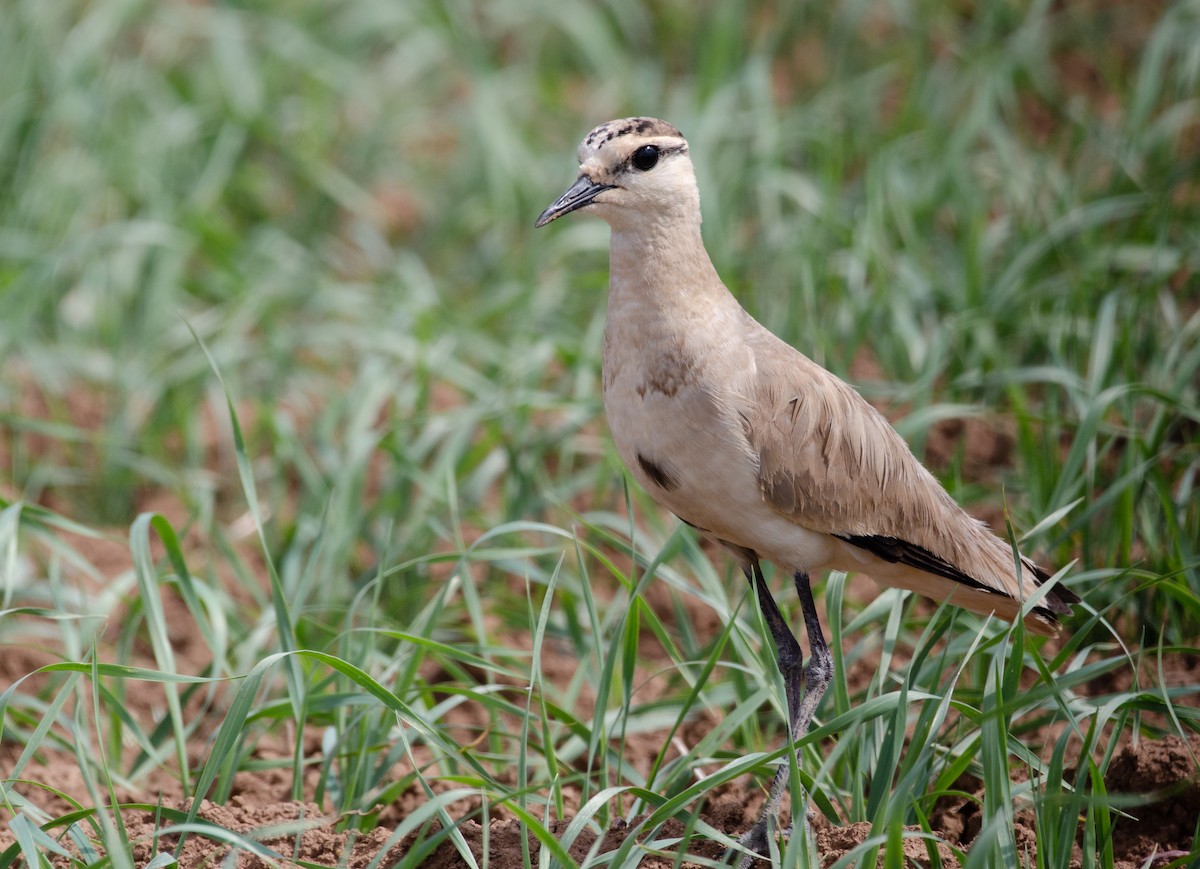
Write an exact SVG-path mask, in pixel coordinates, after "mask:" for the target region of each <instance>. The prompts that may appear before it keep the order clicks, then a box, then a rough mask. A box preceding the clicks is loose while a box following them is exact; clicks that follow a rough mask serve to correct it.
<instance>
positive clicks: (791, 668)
mask: <svg viewBox="0 0 1200 869" xmlns="http://www.w3.org/2000/svg"><path fill="white" fill-rule="evenodd" d="M745 573H746V578H747V579H748V580H749V581H750V584H751V585H753V586H754V589H755V592H756V593H757V594H758V600H759V606H760V607H761V608H762V612H763V617H764V618H765V619H766V621H767V627H768V628H769V629H770V631H771V636H772V638H773V639H774V641H775V648H776V657H775V660H776V663H777V664H778V666H779V672H780V673H781V674H782V675H783V680H784V688H785V690H786V692H787V704H788V738H789V741H791V742H795V741H796V740H797V739H800V738H801V737H802V736H804V734H805V732H806V731H807V730H808V725H809V724H810V723H811V722H812V718H813V715H814V714H815V713H816V711H817V705H818V704H819V703H820V702H821V697H822V696H823V695H824V693H825V689H826V688H828V687H829V682H830V680H831V679H832V678H833V657H832V655H830V654H829V647H828V646H827V645H826V644H825V636H824V634H823V633H822V631H821V622H820V619H819V618H818V617H817V606H816V603H815V601H814V600H813V595H812V588H811V587H810V586H809V582H808V574H806V573H803V572H799V573H796V574H795V577H794V578H795V582H796V592H797V593H798V594H799V596H800V608H801V610H802V612H803V613H804V625H805V628H806V630H807V632H808V643H809V648H810V650H811V652H812V654H811V656H810V658H809V663H808V668H807V669H804V666H803V665H804V660H803V652H802V651H801V649H800V644H799V643H798V642H797V641H796V637H795V635H794V634H793V633H792V631H791V629H790V628H789V627H788V626H787V622H786V621H784V618H783V614H782V613H780V612H779V607H778V606H776V604H775V600H774V598H772V597H771V593H770V592H769V591H768V590H767V586H766V581H765V580H764V579H763V575H762V569H761V568H760V567H759V564H758V562H757V561H754V562H752V563H751V565H750V567H749V568H748V569H746V570H745ZM802 685H803V686H804V696H803V698H801V686H802ZM789 772H790V767H789V765H788V764H786V763H784V764H781V765H780V766H779V769H777V770H776V771H775V778H774V779H773V780H772V782H771V790H770V792H769V793H768V795H767V802H766V804H765V805H764V806H763V809H762V812H761V813H760V814H759V816H758V820H757V821H755V822H754V826H753V827H751V828H750V830H749V832H747V833H746V835H744V836H743V837H742V846H743V847H745V848H746V849H747V850H749V851H751V852H754V853H760V854H761V853H764V852H765V851H766V849H767V832H768V830H769V829H770V825H771V824H772V823H773V822H774V821H775V820H776V816H777V814H778V812H779V804H780V802H782V800H783V792H784V790H785V789H786V788H787V783H788V777H789ZM806 818H807V815H806ZM752 860H753V858H752V857H750V856H749V855H748V854H747V855H745V856H743V858H742V860H741V861H740V862H739V864H738V865H739V867H743V869H744V867H746V866H749V865H750V863H751V862H752Z"/></svg>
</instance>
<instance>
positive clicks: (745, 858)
mask: <svg viewBox="0 0 1200 869" xmlns="http://www.w3.org/2000/svg"><path fill="white" fill-rule="evenodd" d="M816 818H817V813H816V811H814V810H813V808H812V807H811V806H809V808H808V810H807V811H805V813H804V841H805V842H811V841H812V825H813V822H814V821H816ZM772 827H774V824H773V823H771V819H770V818H768V817H761V818H759V819H758V820H757V821H756V822H755V823H754V826H753V827H751V828H750V829H749V830H748V831H746V833H744V834H743V835H742V838H741V839H739V840H738V844H739V845H741V846H742V848H744V849H745V852H743V853H742V856H741V858H740V859H739V860H738V864H737V869H749V867H751V866H752V865H754V862H755V861H756V860H769V859H770V858H771V851H770V843H769V840H768V835H767V834H768V831H769V829H770V828H772ZM792 830H793V828H792V827H791V825H789V826H788V827H787V828H786V829H785V830H783V831H781V832H780V833H779V844H780V846H781V847H783V846H784V845H786V844H787V843H788V842H789V841H791V838H792Z"/></svg>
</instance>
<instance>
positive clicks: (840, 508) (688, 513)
mask: <svg viewBox="0 0 1200 869" xmlns="http://www.w3.org/2000/svg"><path fill="white" fill-rule="evenodd" d="M578 159H579V173H578V176H577V177H576V179H575V181H574V182H573V183H572V184H571V185H570V186H569V187H567V189H566V190H565V191H564V192H563V193H562V195H561V196H559V197H558V198H557V199H555V200H554V202H552V203H551V204H550V206H549V207H547V208H546V209H545V211H543V212H542V213H541V214H540V215H539V216H538V218H537V220H536V221H535V226H536V227H543V226H546V225H547V224H549V223H551V222H552V221H555V220H558V219H559V218H560V217H563V216H565V215H568V214H571V213H573V212H582V213H586V214H592V215H595V216H596V217H599V218H601V219H603V220H604V221H606V222H607V223H608V225H609V227H610V228H611V233H610V243H609V292H608V311H607V315H606V320H605V330H604V346H603V361H602V372H601V378H602V386H603V396H604V411H605V416H606V418H607V420H608V425H609V429H610V431H611V434H612V438H613V441H614V443H615V445H616V448H617V451H618V453H619V454H620V456H621V459H622V461H623V462H624V464H625V466H626V468H627V469H628V471H629V473H630V475H631V476H632V477H633V478H634V480H636V482H637V483H638V484H639V485H640V486H641V487H642V488H643V489H644V490H645V491H646V492H647V493H648V494H649V495H650V496H651V498H652V499H653V500H654V501H655V502H656V503H657V504H659V505H660V506H662V507H663V508H665V509H667V510H669V511H670V512H671V513H673V514H675V516H677V517H678V518H679V519H681V520H682V521H683V522H685V523H687V524H688V525H690V526H692V527H693V528H694V529H696V531H697V532H698V533H699V534H700V535H702V536H703V537H705V538H708V539H710V540H713V541H715V542H716V543H718V544H720V545H721V546H722V547H724V549H726V550H728V551H729V553H731V554H732V557H733V559H734V560H735V561H736V562H737V565H738V567H739V568H740V569H741V571H742V573H743V574H744V576H745V577H746V579H747V580H748V582H749V583H750V585H751V587H752V589H753V591H754V593H755V595H756V596H757V599H758V602H759V607H760V610H761V612H762V616H763V621H764V622H765V624H766V626H767V628H768V630H769V631H770V634H771V637H772V640H773V642H774V645H775V649H776V653H775V658H776V663H777V665H778V668H779V671H780V673H781V675H782V678H783V683H784V688H785V694H786V701H787V707H788V722H787V725H788V738H789V740H790V741H791V742H792V743H795V742H796V741H798V740H799V739H801V738H802V737H803V736H804V734H805V733H806V732H807V729H808V727H809V724H810V723H811V721H812V719H813V716H814V714H815V712H816V710H817V707H818V705H819V703H820V701H821V697H822V695H823V694H824V692H825V690H826V688H827V687H828V685H829V683H830V681H831V680H832V678H833V675H834V673H833V666H834V665H833V657H832V655H831V654H830V652H829V648H828V645H827V643H826V640H825V637H824V633H823V630H822V626H821V622H820V618H819V615H818V612H817V608H816V604H815V602H814V599H813V592H812V587H811V584H810V580H809V576H810V574H811V573H813V572H816V571H824V570H837V571H846V572H853V573H862V574H865V575H867V576H869V577H871V578H872V579H874V580H875V581H876V582H877V583H878V584H879V585H881V586H884V587H893V588H899V589H907V590H910V591H913V592H916V593H918V594H921V595H924V596H926V597H929V598H932V599H934V600H936V601H950V602H951V603H952V604H955V605H957V606H959V607H963V608H965V609H967V610H970V611H973V612H976V613H980V614H984V615H988V614H994V615H996V616H998V617H1000V618H1002V619H1006V620H1008V621H1013V620H1015V619H1017V618H1021V614H1022V611H1023V604H1024V602H1025V601H1027V600H1028V599H1030V598H1031V597H1034V596H1035V595H1036V594H1039V586H1041V585H1042V584H1043V583H1044V582H1046V581H1047V580H1048V579H1050V574H1049V573H1048V572H1047V571H1045V570H1044V569H1043V568H1041V567H1039V566H1038V565H1037V564H1036V563H1034V562H1033V561H1032V560H1031V559H1029V558H1027V557H1025V556H1024V555H1019V554H1015V553H1014V548H1013V546H1012V545H1011V544H1010V543H1008V542H1006V541H1004V540H1002V539H1000V538H999V537H997V536H996V535H995V534H993V533H992V531H991V530H989V529H988V528H987V527H986V526H985V525H984V524H983V523H982V522H979V521H977V520H976V519H974V518H972V517H971V516H970V515H968V514H967V513H966V512H965V511H964V510H963V509H962V507H960V506H959V504H958V503H957V502H956V501H955V500H954V499H953V498H952V497H951V496H950V495H949V493H947V492H946V490H945V489H944V488H943V487H942V485H941V484H940V483H939V482H938V481H937V479H936V478H935V477H934V476H933V474H932V473H930V472H929V471H928V470H927V469H926V468H925V467H924V465H922V464H921V462H920V461H919V460H918V459H917V458H916V457H915V456H914V455H913V453H912V451H911V449H910V448H909V446H908V444H907V443H906V442H905V441H904V439H903V438H902V437H901V436H900V435H899V434H898V433H897V432H896V431H895V429H893V428H892V426H891V425H890V424H889V423H888V421H887V420H886V419H885V418H884V416H883V415H882V414H881V413H880V412H879V411H877V410H876V409H875V408H874V407H873V406H872V405H871V404H869V403H868V402H867V401H866V400H865V399H864V398H862V396H861V395H860V394H859V393H858V392H857V391H856V390H855V389H854V388H853V387H852V386H850V385H849V384H848V383H846V382H845V381H843V380H841V379H840V378H839V377H837V376H836V375H834V374H833V373H831V372H829V371H827V370H826V369H825V368H823V367H822V366H820V365H819V364H817V363H816V362H814V361H812V360H811V359H809V358H808V357H807V356H805V355H804V354H803V353H801V352H800V351H799V350H797V349H795V348H793V347H792V346H791V345H790V344H788V343H786V342H785V341H783V340H782V339H780V338H779V337H777V336H776V335H775V334H773V333H772V332H771V331H769V330H768V329H767V328H766V327H764V326H762V325H761V324H760V323H759V322H758V321H757V320H755V319H754V318H753V317H752V316H751V315H750V314H749V313H748V312H747V311H746V310H745V309H744V308H743V307H742V305H741V304H740V303H739V302H738V301H737V299H736V298H735V297H734V296H733V294H732V293H731V292H730V291H729V290H728V288H727V287H726V286H725V284H724V283H723V282H722V281H721V278H720V276H719V275H718V274H717V271H716V268H715V267H714V266H713V263H712V260H711V259H710V258H709V255H708V252H707V250H706V249H705V246H704V240H703V238H702V235H701V229H700V226H701V211H700V192H699V187H698V184H697V182H696V174H695V170H694V168H693V165H692V161H691V157H690V154H689V147H688V143H687V140H686V139H684V137H683V134H682V133H680V131H679V130H678V129H677V128H676V127H675V126H673V125H672V124H670V123H668V122H666V121H663V120H659V119H657V118H650V117H633V118H622V119H618V120H613V121H607V122H605V123H602V124H600V125H599V126H597V127H596V128H595V129H593V130H592V131H591V132H589V133H588V134H587V135H586V136H585V137H584V139H583V141H582V143H581V144H580V146H579V151H578ZM764 561H767V562H770V563H772V564H774V565H775V566H776V568H778V569H780V570H786V571H787V572H788V573H790V574H791V576H792V578H793V582H794V585H795V588H796V593H797V595H798V596H799V600H800V609H801V613H802V615H803V620H804V626H805V632H806V634H807V636H808V644H809V651H810V655H809V662H808V664H807V666H805V664H804V662H803V652H802V649H801V647H800V644H799V641H798V640H797V638H796V636H795V635H794V634H793V633H792V631H791V629H790V627H789V626H788V623H787V621H786V620H785V618H784V616H783V614H782V613H781V612H780V610H779V607H778V606H777V604H776V602H775V600H774V598H773V597H772V595H771V592H770V590H769V588H768V587H767V583H766V580H765V578H764V576H763V571H762V566H761V565H762V562H764ZM1018 565H1019V566H1018ZM1040 594H1041V595H1042V596H1041V598H1040V599H1039V600H1038V601H1037V603H1036V604H1034V605H1033V606H1032V607H1024V610H1025V612H1026V615H1025V624H1026V627H1027V628H1028V629H1029V630H1031V631H1032V632H1034V633H1037V634H1041V635H1048V636H1049V635H1054V634H1057V633H1058V632H1059V631H1060V629H1061V625H1060V621H1059V617H1060V616H1065V615H1068V614H1069V613H1070V612H1071V604H1073V603H1078V602H1079V601H1080V598H1079V597H1078V596H1077V595H1076V594H1075V593H1074V592H1072V591H1071V590H1070V589H1068V588H1066V587H1065V586H1063V585H1062V584H1053V585H1051V586H1050V587H1048V588H1047V589H1045V590H1043V591H1041V592H1040ZM787 782H788V767H787V765H786V764H780V766H779V767H778V769H777V770H776V774H775V776H774V779H773V781H772V783H771V788H770V791H769V792H768V796H767V800H766V803H765V805H764V806H763V809H762V812H761V813H760V815H759V817H758V818H757V820H756V821H755V823H754V825H753V826H752V827H751V828H750V830H749V831H747V832H746V833H745V834H744V835H743V836H742V838H741V841H740V845H741V848H742V854H743V856H742V861H741V865H743V866H745V865H749V863H750V862H752V861H753V860H754V859H755V858H754V856H753V855H755V854H763V853H765V852H766V849H767V847H768V844H767V843H768V837H769V836H770V835H772V833H771V831H772V830H773V829H775V827H774V825H775V824H777V820H778V819H777V817H776V815H777V814H778V810H779V806H780V803H781V801H782V797H783V793H784V790H785V789H786V786H787Z"/></svg>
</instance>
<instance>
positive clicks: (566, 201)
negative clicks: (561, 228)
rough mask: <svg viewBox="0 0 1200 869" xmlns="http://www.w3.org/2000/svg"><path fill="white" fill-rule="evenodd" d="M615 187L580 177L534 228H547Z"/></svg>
mask: <svg viewBox="0 0 1200 869" xmlns="http://www.w3.org/2000/svg"><path fill="white" fill-rule="evenodd" d="M614 186H615V185H612V184H597V183H596V182H595V181H593V180H592V179H591V178H589V177H587V176H586V175H580V176H579V177H578V178H576V179H575V183H574V184H572V185H571V186H570V187H568V188H567V190H566V192H565V193H563V195H562V196H560V197H558V199H555V200H554V202H552V203H551V204H550V207H549V208H547V209H546V210H545V211H543V212H542V213H541V214H540V215H539V216H538V219H537V222H536V223H535V224H534V226H535V227H539V226H545V225H546V224H547V223H549V222H550V221H552V220H557V219H558V218H560V217H562V216H563V215H564V214H570V213H571V212H572V211H576V210H578V209H580V208H583V207H584V206H585V205H589V204H591V201H592V200H593V199H595V198H596V197H597V196H599V195H600V194H601V193H603V192H604V191H605V190H612V189H613V187H614Z"/></svg>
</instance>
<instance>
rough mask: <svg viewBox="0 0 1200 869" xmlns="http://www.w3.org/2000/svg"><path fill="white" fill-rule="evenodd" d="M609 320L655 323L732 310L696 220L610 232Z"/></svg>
mask: <svg viewBox="0 0 1200 869" xmlns="http://www.w3.org/2000/svg"><path fill="white" fill-rule="evenodd" d="M609 293H610V295H609V314H610V318H611V317H612V316H613V315H617V316H618V317H620V316H622V315H624V316H625V317H629V318H634V319H642V320H649V321H655V320H659V319H663V318H665V319H668V320H670V319H674V318H677V317H679V316H680V315H684V314H686V313H688V312H703V311H705V310H709V311H713V310H715V309H722V308H725V307H728V306H729V305H730V304H732V305H734V306H736V305H737V302H736V301H734V299H733V297H732V296H731V295H730V294H729V291H728V290H726V289H725V285H724V284H722V283H721V279H720V278H719V277H718V276H717V271H716V269H715V268H714V267H713V264H712V260H711V259H709V256H708V251H707V250H705V248H704V240H703V238H702V237H701V235H700V223H699V221H697V220H688V219H686V218H682V217H681V218H680V219H677V220H671V219H669V218H668V219H663V220H657V221H654V222H647V223H645V224H638V225H633V226H614V227H613V232H612V244H611V247H610V254H609Z"/></svg>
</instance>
